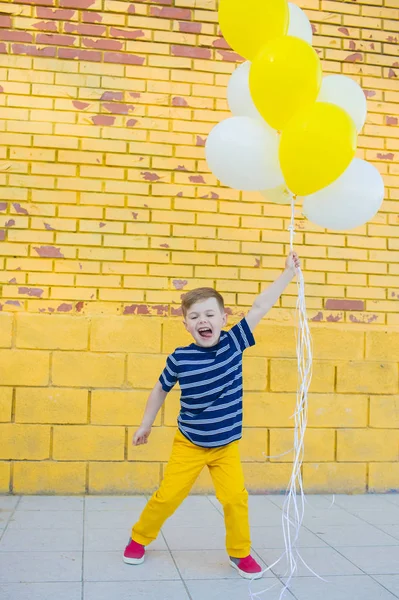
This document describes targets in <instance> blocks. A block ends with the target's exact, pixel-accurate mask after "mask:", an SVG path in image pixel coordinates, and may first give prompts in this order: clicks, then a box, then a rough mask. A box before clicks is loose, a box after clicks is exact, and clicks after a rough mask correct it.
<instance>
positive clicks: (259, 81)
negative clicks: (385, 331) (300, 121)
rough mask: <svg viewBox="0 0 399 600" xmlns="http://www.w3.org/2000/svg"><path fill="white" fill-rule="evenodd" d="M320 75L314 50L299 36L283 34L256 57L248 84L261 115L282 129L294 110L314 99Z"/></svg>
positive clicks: (307, 104) (308, 104)
mask: <svg viewBox="0 0 399 600" xmlns="http://www.w3.org/2000/svg"><path fill="white" fill-rule="evenodd" d="M321 78H322V71H321V64H320V59H319V57H318V56H317V53H316V51H315V50H314V49H313V48H312V47H311V46H309V44H307V43H306V42H304V41H303V40H300V39H299V38H296V37H291V36H285V37H281V38H278V39H276V40H273V41H271V42H269V43H268V44H266V46H265V47H264V48H263V50H262V51H261V52H260V53H259V54H258V56H257V57H256V58H255V60H254V61H253V63H252V67H251V71H250V75H249V86H250V90H251V96H252V98H253V101H254V103H255V106H256V108H257V109H258V110H259V112H260V114H261V115H262V117H263V118H264V119H265V121H266V122H267V123H269V125H270V126H271V127H273V129H278V130H280V131H281V130H282V129H283V128H284V127H285V125H286V124H287V122H288V121H289V119H290V118H291V117H292V116H293V115H294V114H295V113H296V112H298V111H299V110H301V109H304V108H306V107H307V106H310V105H311V104H313V103H314V102H315V101H316V99H317V96H318V93H319V90H320V85H321Z"/></svg>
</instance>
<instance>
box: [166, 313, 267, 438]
mask: <svg viewBox="0 0 399 600" xmlns="http://www.w3.org/2000/svg"><path fill="white" fill-rule="evenodd" d="M254 345H255V340H254V337H253V335H252V332H251V330H250V328H249V325H248V323H247V321H246V319H245V318H244V319H242V321H240V322H239V323H237V325H234V327H232V328H231V329H230V331H227V332H226V331H222V332H221V334H220V339H219V342H218V344H216V345H215V346H212V347H211V348H203V347H202V346H198V345H197V344H191V345H190V346H185V347H184V348H177V349H176V350H175V351H174V352H173V353H172V354H170V355H169V356H168V358H167V360H166V367H165V369H164V371H163V372H162V374H161V376H160V378H159V380H160V382H161V384H162V388H163V390H164V391H165V392H170V390H171V389H172V388H173V387H174V385H175V384H176V382H177V381H178V382H179V385H180V389H181V397H180V404H181V410H180V414H179V417H178V420H177V423H178V427H179V429H180V431H181V433H182V434H183V435H184V436H185V437H186V438H188V439H189V440H190V441H191V442H192V443H193V444H196V445H197V446H202V447H204V448H215V447H218V446H226V445H227V444H230V443H231V442H234V441H235V440H239V439H240V438H241V437H242V394H243V387H242V354H243V352H244V350H245V349H246V348H249V347H251V346H254Z"/></svg>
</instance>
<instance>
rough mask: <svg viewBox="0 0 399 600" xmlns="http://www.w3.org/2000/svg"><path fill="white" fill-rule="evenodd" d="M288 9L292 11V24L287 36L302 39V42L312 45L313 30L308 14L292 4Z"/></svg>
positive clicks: (290, 3)
mask: <svg viewBox="0 0 399 600" xmlns="http://www.w3.org/2000/svg"><path fill="white" fill-rule="evenodd" d="M288 7H289V9H290V24H289V27H288V34H287V35H291V36H293V37H297V38H301V40H304V41H305V42H307V43H308V44H310V45H312V42H313V29H312V26H311V24H310V21H309V19H308V18H307V16H306V14H305V13H304V12H303V10H302V9H301V8H299V6H297V5H296V4H292V2H288Z"/></svg>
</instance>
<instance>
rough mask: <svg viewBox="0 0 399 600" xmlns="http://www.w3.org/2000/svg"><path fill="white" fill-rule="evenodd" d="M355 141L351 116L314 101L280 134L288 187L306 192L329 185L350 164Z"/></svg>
mask: <svg viewBox="0 0 399 600" xmlns="http://www.w3.org/2000/svg"><path fill="white" fill-rule="evenodd" d="M356 144H357V134H356V128H355V124H354V122H353V121H352V119H351V118H350V116H349V115H348V114H347V113H346V112H345V111H344V110H343V109H342V108H339V107H338V106H335V105H334V104H327V103H324V102H316V103H315V104H314V105H313V106H312V107H311V108H310V109H307V110H306V111H303V112H301V113H299V114H298V115H296V116H295V117H294V118H293V119H291V121H290V122H289V124H288V125H287V127H286V128H285V129H284V131H283V133H282V134H281V142H280V164H281V168H282V171H283V175H284V178H285V181H286V182H287V186H288V188H289V189H290V190H291V192H293V193H294V194H297V195H298V196H308V195H309V194H313V193H314V192H317V191H318V190H321V189H322V188H324V187H326V186H327V185H330V183H333V181H335V180H336V179H338V177H339V176H340V175H342V173H343V172H344V171H345V169H346V168H347V167H348V166H349V165H350V163H351V161H352V159H353V157H354V156H355V151H356Z"/></svg>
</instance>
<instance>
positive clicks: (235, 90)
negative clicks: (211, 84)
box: [227, 61, 266, 123]
mask: <svg viewBox="0 0 399 600" xmlns="http://www.w3.org/2000/svg"><path fill="white" fill-rule="evenodd" d="M250 68H251V63H250V62H249V61H247V62H245V63H242V65H240V66H239V67H238V68H237V69H236V70H235V71H234V73H233V74H232V76H231V77H230V79H229V84H228V86H227V102H228V104H229V108H230V110H231V112H232V113H233V115H234V116H235V117H252V118H253V119H260V120H261V121H263V122H264V123H266V121H264V119H263V117H262V115H261V114H260V112H259V111H258V109H257V108H256V106H255V104H254V101H253V100H252V96H251V92H250V91H249V71H250Z"/></svg>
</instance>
